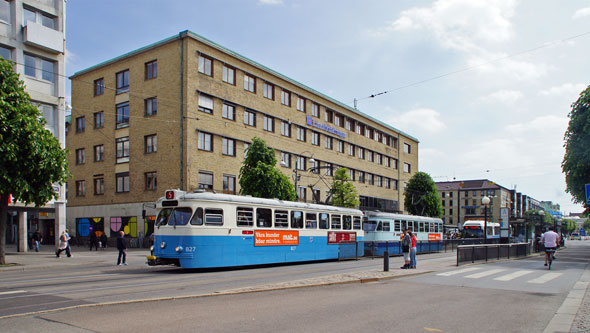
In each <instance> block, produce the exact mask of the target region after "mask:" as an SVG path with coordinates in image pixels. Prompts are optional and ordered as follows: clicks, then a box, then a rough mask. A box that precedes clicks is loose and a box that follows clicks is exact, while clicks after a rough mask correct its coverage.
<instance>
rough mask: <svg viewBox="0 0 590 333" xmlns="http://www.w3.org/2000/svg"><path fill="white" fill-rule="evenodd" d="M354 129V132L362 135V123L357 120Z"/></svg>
mask: <svg viewBox="0 0 590 333" xmlns="http://www.w3.org/2000/svg"><path fill="white" fill-rule="evenodd" d="M354 131H355V133H356V134H358V135H362V133H363V124H361V123H359V122H357V123H356V126H355V128H354Z"/></svg>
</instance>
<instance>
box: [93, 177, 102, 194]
mask: <svg viewBox="0 0 590 333" xmlns="http://www.w3.org/2000/svg"><path fill="white" fill-rule="evenodd" d="M103 194H104V178H94V195H103Z"/></svg>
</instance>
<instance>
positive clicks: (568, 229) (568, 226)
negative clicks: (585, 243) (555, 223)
mask: <svg viewBox="0 0 590 333" xmlns="http://www.w3.org/2000/svg"><path fill="white" fill-rule="evenodd" d="M575 230H576V222H575V221H572V220H568V219H562V220H561V231H562V232H563V233H565V234H569V233H572V232H574V231H575Z"/></svg>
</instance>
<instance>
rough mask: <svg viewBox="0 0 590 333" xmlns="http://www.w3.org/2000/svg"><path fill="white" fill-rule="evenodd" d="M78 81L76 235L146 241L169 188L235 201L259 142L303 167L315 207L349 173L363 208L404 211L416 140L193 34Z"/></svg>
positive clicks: (71, 213)
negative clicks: (231, 196)
mask: <svg viewBox="0 0 590 333" xmlns="http://www.w3.org/2000/svg"><path fill="white" fill-rule="evenodd" d="M71 80H72V126H71V129H69V131H68V135H67V140H66V141H67V148H68V149H69V151H70V153H71V154H70V170H71V172H72V174H73V177H72V179H71V180H70V182H69V183H68V208H67V209H68V211H67V219H68V226H69V227H70V228H71V229H72V230H76V233H75V234H77V235H79V236H86V235H87V234H88V229H89V226H90V230H94V231H96V230H99V231H104V232H105V233H106V234H107V235H111V234H112V235H114V234H115V233H116V232H117V231H119V230H124V231H125V232H126V233H127V234H129V235H130V236H132V237H141V236H143V235H146V234H149V233H150V232H151V228H153V219H154V216H153V215H154V211H153V209H152V208H151V207H152V203H153V202H154V201H155V200H156V199H157V198H159V197H160V196H162V195H163V191H164V190H165V189H169V188H179V189H183V190H188V191H191V190H195V189H198V188H204V189H208V190H214V191H218V192H228V193H239V185H238V175H239V169H240V166H241V165H242V161H243V159H244V153H245V149H246V148H247V147H248V144H249V143H250V142H251V141H252V138H253V137H260V138H262V139H263V140H265V141H266V143H267V144H268V145H269V146H271V147H273V148H274V149H275V151H276V154H277V159H278V160H279V161H282V162H284V163H281V165H277V166H278V167H279V168H280V169H281V170H282V171H283V172H284V173H285V174H286V175H288V176H289V177H291V179H294V177H293V176H294V169H295V168H299V170H298V172H297V174H298V175H299V176H300V178H299V181H298V189H297V192H298V196H299V198H300V200H304V201H308V202H318V201H319V202H325V200H326V198H327V193H326V192H327V190H328V188H329V185H330V184H331V182H332V177H331V175H332V173H333V171H334V170H335V168H336V167H345V168H347V169H348V170H349V175H350V176H351V177H352V179H353V180H354V185H355V186H356V188H357V190H358V192H359V194H360V196H361V197H360V199H361V209H368V210H381V211H400V210H403V193H402V192H403V191H400V188H403V186H404V185H405V182H407V180H408V179H409V178H410V177H411V176H412V175H413V174H414V173H415V172H416V171H417V170H418V140H417V139H415V138H413V137H412V136H410V135H408V134H405V133H403V132H402V131H400V130H398V129H396V128H394V127H392V126H390V125H387V124H385V123H383V122H381V121H379V120H377V119H374V118H372V117H370V116H368V115H366V114H363V113H361V112H360V111H358V110H356V109H354V108H351V107H349V106H347V105H345V104H343V103H340V102H338V101H336V100H334V99H332V98H330V97H328V96H326V95H323V94H321V93H319V92H317V91H315V90H313V89H311V88H309V87H307V86H305V85H303V84H301V83H299V82H297V81H295V80H293V79H290V78H288V77H286V76H284V75H282V74H280V73H277V72H275V71H273V70H271V69H269V68H267V67H265V66H263V65H261V64H258V63H256V62H254V61H252V60H250V59H248V58H246V57H244V56H242V55H239V54H237V53H235V52H233V51H231V50H228V49H226V48H224V47H222V46H220V45H218V44H216V43H214V42H211V41H209V40H207V39H205V38H203V37H201V36H199V35H197V34H195V33H192V32H190V31H184V32H181V33H179V34H178V35H175V36H172V37H170V38H167V39H165V40H162V41H159V42H157V43H154V44H151V45H148V46H146V47H143V48H141V49H138V50H135V51H132V52H129V53H127V54H124V55H121V56H119V57H116V58H114V59H111V60H108V61H106V62H103V63H100V64H98V65H96V66H93V67H91V68H88V69H85V70H82V71H80V72H77V73H75V74H74V75H73V76H72V77H71ZM297 161H299V163H297ZM144 216H145V219H144Z"/></svg>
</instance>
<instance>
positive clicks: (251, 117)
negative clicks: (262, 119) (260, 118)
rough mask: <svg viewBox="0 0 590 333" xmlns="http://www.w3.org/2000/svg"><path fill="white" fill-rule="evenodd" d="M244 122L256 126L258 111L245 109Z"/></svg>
mask: <svg viewBox="0 0 590 333" xmlns="http://www.w3.org/2000/svg"><path fill="white" fill-rule="evenodd" d="M244 124H246V125H248V126H254V127H256V113H255V112H253V111H248V110H246V111H244Z"/></svg>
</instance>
